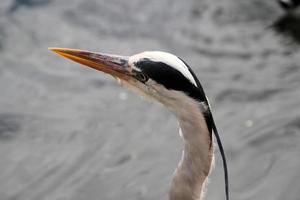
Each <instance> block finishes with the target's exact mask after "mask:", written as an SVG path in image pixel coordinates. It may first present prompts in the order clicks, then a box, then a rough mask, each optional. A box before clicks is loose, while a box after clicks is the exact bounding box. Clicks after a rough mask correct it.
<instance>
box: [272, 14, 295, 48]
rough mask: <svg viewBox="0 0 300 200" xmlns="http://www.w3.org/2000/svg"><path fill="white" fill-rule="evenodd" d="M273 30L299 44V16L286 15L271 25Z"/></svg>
mask: <svg viewBox="0 0 300 200" xmlns="http://www.w3.org/2000/svg"><path fill="white" fill-rule="evenodd" d="M273 28H274V29H275V30H276V31H277V32H278V33H280V34H282V35H284V36H286V37H288V38H290V39H291V40H292V41H294V42H296V43H299V44H300V15H299V16H297V15H293V14H286V15H284V16H282V17H280V18H279V19H278V20H277V21H276V22H275V23H274V24H273Z"/></svg>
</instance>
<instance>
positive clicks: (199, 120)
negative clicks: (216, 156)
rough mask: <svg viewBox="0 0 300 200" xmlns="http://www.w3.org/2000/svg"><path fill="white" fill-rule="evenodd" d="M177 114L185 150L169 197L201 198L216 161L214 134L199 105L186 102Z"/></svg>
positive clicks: (180, 198) (185, 199)
mask: <svg viewBox="0 0 300 200" xmlns="http://www.w3.org/2000/svg"><path fill="white" fill-rule="evenodd" d="M177 116H178V120H179V126H180V131H181V134H180V135H181V137H182V138H183V141H184V150H183V155H182V159H181V161H180V163H179V165H178V167H177V169H176V171H175V174H174V177H173V179H172V183H171V189H170V192H169V197H170V198H169V199H170V200H199V199H202V196H203V194H202V193H203V192H202V191H203V188H204V184H205V182H206V179H207V176H208V174H209V172H210V169H211V165H212V160H213V148H212V144H211V143H212V141H211V137H210V133H209V131H208V128H207V125H206V121H205V119H204V116H203V114H202V112H201V109H200V108H199V104H197V103H192V104H186V105H185V107H182V109H181V110H180V111H179V112H177Z"/></svg>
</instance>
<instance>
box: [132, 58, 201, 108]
mask: <svg viewBox="0 0 300 200" xmlns="http://www.w3.org/2000/svg"><path fill="white" fill-rule="evenodd" d="M135 65H136V66H137V67H138V68H139V69H141V70H142V72H143V73H145V74H146V75H147V76H149V78H151V79H153V80H154V81H156V82H157V83H160V84H162V85H163V86H164V87H165V88H167V89H171V90H177V91H182V92H184V93H186V94H187V95H188V96H190V97H192V98H194V99H196V100H198V101H201V102H204V101H206V97H205V95H203V93H202V92H201V90H199V88H198V87H197V86H195V85H194V84H193V83H192V82H191V81H190V80H189V79H188V78H186V77H185V76H184V75H183V74H182V73H181V72H180V71H178V70H177V69H175V68H173V67H171V66H169V65H167V64H166V63H163V62H155V61H151V60H149V59H145V60H141V61H138V62H137V63H135Z"/></svg>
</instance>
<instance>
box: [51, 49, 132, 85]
mask: <svg viewBox="0 0 300 200" xmlns="http://www.w3.org/2000/svg"><path fill="white" fill-rule="evenodd" d="M48 49H49V50H51V51H53V52H55V53H57V54H58V55H61V56H63V57H65V58H68V59H70V60H73V61H75V62H78V63H80V64H83V65H85V66H88V67H91V68H93V69H96V70H99V71H102V72H105V73H107V74H110V75H112V76H113V77H117V78H121V79H124V80H126V79H128V78H129V77H130V73H131V67H130V66H129V65H128V57H125V56H118V55H110V54H103V53H95V52H90V51H84V50H79V49H68V48H48Z"/></svg>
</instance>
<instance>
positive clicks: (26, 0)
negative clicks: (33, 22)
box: [9, 0, 51, 12]
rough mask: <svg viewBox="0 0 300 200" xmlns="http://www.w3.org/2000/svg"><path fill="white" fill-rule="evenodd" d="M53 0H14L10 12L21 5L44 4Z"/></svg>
mask: <svg viewBox="0 0 300 200" xmlns="http://www.w3.org/2000/svg"><path fill="white" fill-rule="evenodd" d="M50 1H51V0H14V1H13V3H12V4H11V6H10V8H9V12H15V11H17V10H18V9H19V8H20V7H22V6H26V7H34V6H43V5H45V4H48V3H49V2H50Z"/></svg>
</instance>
